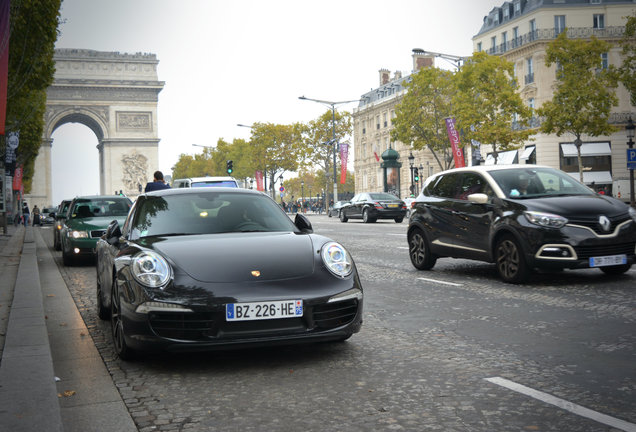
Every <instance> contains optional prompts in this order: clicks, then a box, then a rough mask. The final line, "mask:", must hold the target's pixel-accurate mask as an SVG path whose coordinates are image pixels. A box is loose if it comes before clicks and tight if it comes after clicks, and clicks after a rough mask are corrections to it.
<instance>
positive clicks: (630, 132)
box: [625, 116, 636, 208]
mask: <svg viewBox="0 0 636 432" xmlns="http://www.w3.org/2000/svg"><path fill="white" fill-rule="evenodd" d="M635 128H636V126H634V122H633V121H632V117H631V116H630V117H629V120H628V121H627V126H625V132H626V133H627V147H629V150H630V151H631V149H632V148H633V147H634V129H635ZM628 168H629V167H628ZM629 205H630V206H632V207H634V208H636V203H635V202H634V170H633V169H629Z"/></svg>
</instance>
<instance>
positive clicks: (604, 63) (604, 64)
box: [601, 53, 609, 69]
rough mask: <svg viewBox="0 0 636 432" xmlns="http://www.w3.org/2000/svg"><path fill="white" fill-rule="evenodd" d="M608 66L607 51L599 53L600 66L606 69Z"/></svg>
mask: <svg viewBox="0 0 636 432" xmlns="http://www.w3.org/2000/svg"><path fill="white" fill-rule="evenodd" d="M608 67H609V60H608V57H607V53H603V54H601V68H602V69H607V68H608Z"/></svg>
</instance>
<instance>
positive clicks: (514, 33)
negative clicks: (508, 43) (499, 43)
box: [512, 27, 520, 48]
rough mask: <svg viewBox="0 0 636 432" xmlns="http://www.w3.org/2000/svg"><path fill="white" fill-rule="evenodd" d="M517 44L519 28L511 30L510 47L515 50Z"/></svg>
mask: <svg viewBox="0 0 636 432" xmlns="http://www.w3.org/2000/svg"><path fill="white" fill-rule="evenodd" d="M518 45H520V44H519V27H514V28H513V29H512V47H513V48H516V47H517V46H518Z"/></svg>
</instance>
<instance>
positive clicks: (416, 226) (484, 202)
mask: <svg viewBox="0 0 636 432" xmlns="http://www.w3.org/2000/svg"><path fill="white" fill-rule="evenodd" d="M413 211H414V213H413V215H412V216H411V219H410V223H409V228H408V234H407V237H408V243H409V255H410V258H411V262H412V264H413V265H414V266H415V267H416V268H418V269H420V270H428V269H431V268H433V266H434V265H435V263H436V261H437V259H438V258H442V257H453V258H469V259H475V260H480V261H486V262H491V263H495V264H496V268H497V272H498V273H499V276H500V277H501V279H503V280H504V281H505V282H510V283H521V282H524V281H525V280H526V279H527V278H528V275H529V274H530V272H531V271H532V270H533V269H542V270H551V269H553V270H561V269H568V268H571V269H575V268H599V269H600V270H602V271H603V272H605V273H607V274H610V275H616V274H621V273H624V272H626V271H627V270H629V268H630V267H631V265H632V264H633V263H634V261H635V260H636V250H635V249H636V211H635V210H634V209H633V208H631V207H629V206H627V205H626V204H625V203H623V202H621V201H619V200H617V199H614V198H612V197H609V196H607V195H599V194H596V193H595V192H594V191H592V190H591V189H589V188H588V187H587V186H585V185H583V184H582V183H579V182H578V181H577V180H575V179H574V178H573V177H572V176H570V175H569V174H567V173H565V172H563V171H560V170H556V169H553V168H549V167H544V166H538V165H491V166H475V167H468V168H458V169H452V170H448V171H444V172H441V173H439V174H437V175H434V176H432V177H430V178H428V179H427V181H426V183H425V185H424V187H423V190H422V193H421V194H420V195H419V196H418V198H417V200H416V202H415V207H414V209H413Z"/></svg>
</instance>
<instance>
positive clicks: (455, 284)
mask: <svg viewBox="0 0 636 432" xmlns="http://www.w3.org/2000/svg"><path fill="white" fill-rule="evenodd" d="M418 279H419V280H423V281H426V282H433V283H438V284H442V285H452V286H458V287H459V286H464V284H460V283H455V282H446V281H442V280H437V279H427V278H418Z"/></svg>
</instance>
